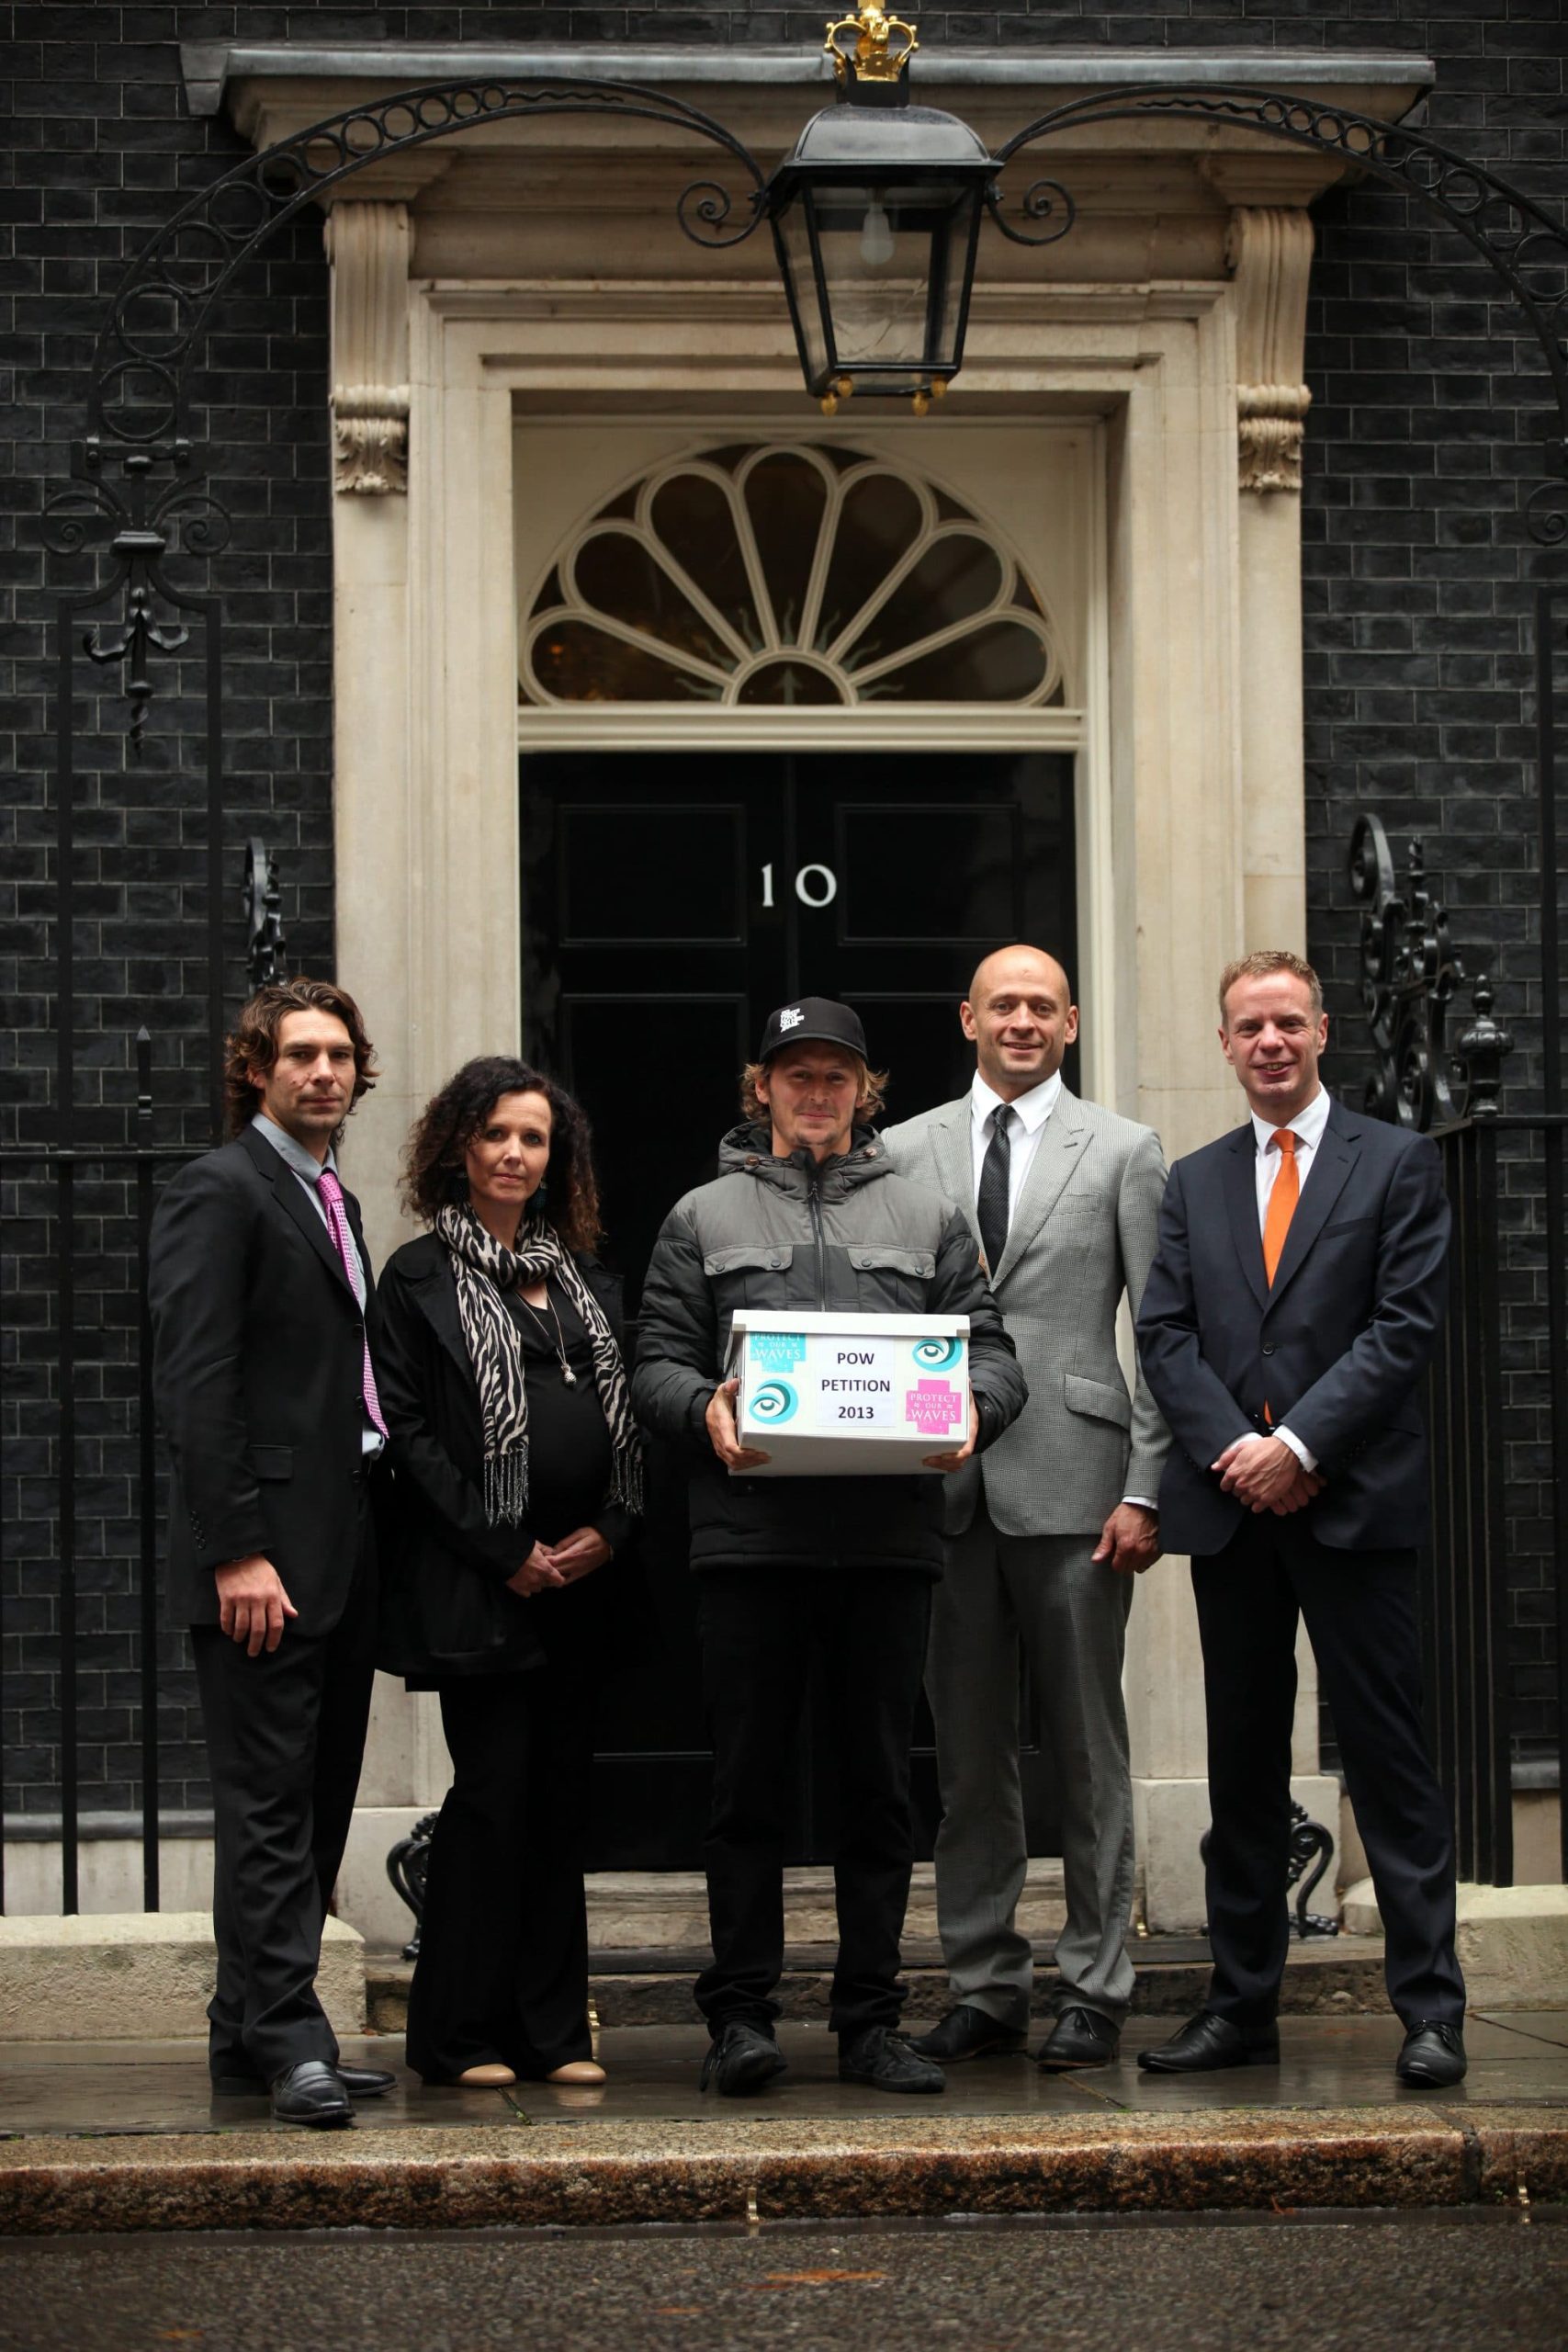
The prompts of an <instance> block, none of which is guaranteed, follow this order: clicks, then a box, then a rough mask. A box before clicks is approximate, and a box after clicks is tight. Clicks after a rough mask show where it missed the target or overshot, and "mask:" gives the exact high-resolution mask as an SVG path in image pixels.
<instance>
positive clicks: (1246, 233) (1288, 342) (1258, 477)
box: [1225, 204, 1313, 491]
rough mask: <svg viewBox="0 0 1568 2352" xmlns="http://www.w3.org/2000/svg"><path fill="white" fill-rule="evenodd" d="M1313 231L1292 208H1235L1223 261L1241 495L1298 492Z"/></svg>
mask: <svg viewBox="0 0 1568 2352" xmlns="http://www.w3.org/2000/svg"><path fill="white" fill-rule="evenodd" d="M1312 249H1313V226H1312V222H1311V220H1309V219H1308V217H1307V215H1306V214H1305V213H1304V212H1303V211H1300V210H1299V209H1296V208H1295V207H1293V206H1282V205H1247V204H1244V205H1237V206H1235V208H1234V209H1233V210H1232V213H1231V222H1230V233H1229V237H1228V240H1227V243H1226V247H1225V253H1226V258H1227V260H1228V261H1229V263H1230V266H1231V269H1232V272H1233V273H1234V277H1235V345H1236V353H1235V360H1236V434H1237V440H1238V443H1239V457H1240V481H1241V487H1242V489H1243V490H1253V491H1269V490H1292V491H1299V490H1300V489H1301V486H1302V440H1303V435H1304V434H1305V431H1306V413H1307V410H1308V409H1309V407H1310V406H1311V405H1312V394H1311V392H1310V391H1309V390H1307V388H1306V386H1305V385H1304V384H1303V382H1302V380H1301V376H1302V354H1303V344H1304V342H1305V339H1306V300H1307V278H1308V276H1309V274H1310V272H1311V269H1312Z"/></svg>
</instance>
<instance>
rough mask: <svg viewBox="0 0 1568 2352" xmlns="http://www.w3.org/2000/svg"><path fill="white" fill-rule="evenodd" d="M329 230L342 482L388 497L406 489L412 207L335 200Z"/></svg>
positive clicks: (347, 488)
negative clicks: (409, 209)
mask: <svg viewBox="0 0 1568 2352" xmlns="http://www.w3.org/2000/svg"><path fill="white" fill-rule="evenodd" d="M326 234H327V252H328V254H330V256H331V258H332V266H333V390H332V408H333V438H334V442H335V445H336V460H337V462H336V475H335V479H336V483H337V488H338V489H339V490H340V491H344V492H353V493H355V494H356V495H357V496H359V497H362V498H385V497H387V496H388V495H389V494H390V493H391V492H404V491H406V490H407V489H408V447H409V387H408V284H409V216H408V207H407V206H406V205H404V204H358V203H344V204H334V205H333V209H332V210H331V212H330V213H329V214H328V216H327V231H326Z"/></svg>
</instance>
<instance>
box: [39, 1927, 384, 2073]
mask: <svg viewBox="0 0 1568 2352" xmlns="http://www.w3.org/2000/svg"><path fill="white" fill-rule="evenodd" d="M216 1973H217V1954H216V1952H215V1951H214V1949H213V1943H212V1922H211V1919H210V1917H209V1915H208V1914H207V1913H206V1912H205V1911H123V1912H114V1911H98V1912H83V1913H79V1914H73V1915H72V1916H71V1917H65V1918H61V1917H50V1916H47V1915H33V1916H30V1917H11V1918H0V1987H3V1989H4V1998H3V1999H0V2044H4V2043H6V2042H10V2041H168V2040H174V2041H177V2040H179V2039H180V2038H181V2037H183V2036H186V2035H189V2034H198V2033H200V2032H201V2031H202V2030H204V2026H205V2020H206V2009H207V2004H208V2002H209V2000H210V1999H211V1997H212V1986H213V1982H214V1978H215V1976H216ZM316 1989H317V1991H318V1993H319V1994H320V1996H321V2006H322V2007H323V2008H324V2009H325V2010H326V2013H327V2015H328V2017H329V2018H331V2020H332V2024H333V2030H334V2031H336V2032H338V2033H345V2034H355V2033H360V2032H362V2031H363V2030H364V2025H365V1939H364V1938H363V1937H362V1936H361V1935H360V1934H359V1932H358V1930H357V1929H356V1928H350V1927H346V1926H345V1925H344V1922H343V1921H342V1920H341V1919H328V1920H327V1921H326V1923H325V1927H324V1929H323V1932H322V1936H321V1967H320V1969H319V1970H318V1971H317V1974H316Z"/></svg>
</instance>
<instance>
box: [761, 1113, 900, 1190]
mask: <svg viewBox="0 0 1568 2352" xmlns="http://www.w3.org/2000/svg"><path fill="white" fill-rule="evenodd" d="M718 1172H719V1174H720V1175H721V1176H752V1177H755V1178H756V1180H757V1182H759V1183H760V1184H775V1185H777V1187H778V1188H779V1190H780V1191H781V1192H784V1193H794V1194H795V1195H796V1196H798V1197H799V1198H801V1199H804V1198H805V1196H806V1194H807V1192H808V1191H809V1190H810V1188H811V1184H812V1182H813V1179H814V1178H815V1181H816V1182H818V1185H819V1186H820V1188H821V1191H822V1193H824V1194H825V1195H826V1196H827V1197H828V1198H829V1199H831V1200H838V1199H841V1198H842V1197H843V1195H844V1194H845V1193H851V1192H853V1191H854V1190H855V1189H856V1187H857V1186H858V1185H861V1184H866V1183H870V1182H873V1181H874V1179H875V1178H876V1177H878V1176H887V1175H890V1174H891V1173H892V1163H891V1161H890V1160H889V1159H888V1157H887V1150H886V1145H885V1144H884V1143H883V1140H882V1138H881V1136H879V1135H878V1134H877V1132H876V1129H875V1128H874V1127H856V1128H855V1129H854V1130H853V1132H852V1135H851V1136H850V1148H849V1149H848V1151H847V1152H844V1153H842V1154H840V1156H839V1157H838V1158H836V1159H825V1160H823V1161H822V1163H821V1168H820V1172H818V1163H817V1162H816V1161H815V1160H814V1159H812V1156H811V1154H810V1153H809V1152H808V1151H806V1150H801V1151H792V1152H791V1153H790V1155H789V1157H788V1159H776V1158H775V1157H774V1154H773V1131H772V1129H771V1128H768V1127H765V1126H762V1125H761V1124H760V1123H758V1122H756V1121H754V1120H742V1121H741V1123H740V1125H739V1126H736V1127H731V1128H730V1130H729V1133H728V1135H727V1136H725V1138H724V1141H723V1142H722V1143H721V1144H720V1145H719V1148H718Z"/></svg>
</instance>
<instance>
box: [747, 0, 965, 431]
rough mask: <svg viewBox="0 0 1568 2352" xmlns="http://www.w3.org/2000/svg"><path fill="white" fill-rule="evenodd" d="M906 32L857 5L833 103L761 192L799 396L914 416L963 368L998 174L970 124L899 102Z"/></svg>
mask: <svg viewBox="0 0 1568 2352" xmlns="http://www.w3.org/2000/svg"><path fill="white" fill-rule="evenodd" d="M917 46H918V44H917V41H916V39H915V33H914V29H913V28H912V27H911V26H909V25H907V24H905V23H904V22H903V20H902V19H901V18H900V17H888V16H886V15H885V14H884V13H883V11H882V9H881V8H880V7H877V6H874V5H871V0H867V5H866V6H863V7H862V8H861V10H860V13H859V15H858V16H857V17H844V18H842V19H841V20H840V22H839V23H837V24H834V25H829V28H828V40H827V47H828V50H829V53H830V54H831V56H832V58H833V61H834V69H835V72H836V73H837V75H838V80H839V96H838V101H837V103H836V104H835V105H833V106H830V107H825V108H824V109H823V111H822V112H821V113H820V114H818V115H814V116H813V117H812V119H811V120H810V121H809V122H808V123H807V126H806V128H805V130H803V131H802V132H801V134H800V137H799V139H798V140H797V141H795V151H794V153H792V154H791V155H790V156H789V157H788V158H787V160H786V161H785V162H784V163H783V164H780V165H779V167H778V169H777V171H776V172H774V174H773V177H772V178H771V179H770V180H769V182H768V184H767V187H766V189H765V190H764V192H763V203H764V205H765V208H766V210H767V214H768V219H769V221H770V224H771V225H772V228H773V244H774V247H775V249H776V251H777V254H778V262H779V270H780V274H781V275H782V277H783V278H784V292H785V295H786V297H787V299H788V301H789V311H790V322H791V324H792V325H793V327H794V329H795V343H796V345H797V347H798V349H799V352H800V364H801V368H802V371H803V372H804V374H805V377H806V383H807V390H808V391H810V392H812V393H814V394H815V396H816V397H817V399H818V401H820V402H821V404H822V408H823V410H824V412H825V413H827V414H828V415H829V416H830V415H831V414H832V413H833V411H834V410H835V409H836V408H837V407H838V405H839V402H840V400H842V399H845V398H847V397H848V395H849V394H850V393H851V392H852V391H853V392H862V393H866V392H877V393H883V394H887V395H892V396H894V397H897V398H903V399H908V401H911V402H912V404H913V407H914V410H915V413H916V414H917V415H923V414H924V413H925V412H926V409H927V407H928V406H929V405H930V403H931V401H932V400H933V399H936V400H940V399H941V397H942V394H943V393H944V392H945V390H947V386H948V381H949V379H951V378H952V377H953V376H955V375H956V374H957V373H958V370H959V368H960V366H961V365H962V363H963V358H964V326H965V324H966V322H967V320H968V315H969V290H970V288H971V286H972V285H973V283H974V277H975V251H976V240H977V239H978V236H979V232H980V214H981V210H982V209H983V207H984V205H985V202H986V198H987V193H988V192H989V189H990V187H991V184H992V182H993V180H994V178H995V176H996V172H997V165H996V164H995V163H994V162H993V161H992V159H991V156H990V155H989V154H988V153H987V150H986V148H985V146H984V144H983V143H982V141H980V139H979V138H978V137H977V136H976V133H975V132H974V131H973V130H970V129H969V127H968V125H967V123H964V122H961V121H960V120H959V119H958V117H957V116H956V115H951V114H943V113H942V112H941V111H940V110H939V109H938V108H937V107H916V106H911V105H910V104H909V85H908V75H907V74H906V71H905V69H906V67H907V65H908V61H909V58H910V57H911V55H912V54H913V52H914V51H915V49H916V47H917Z"/></svg>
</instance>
